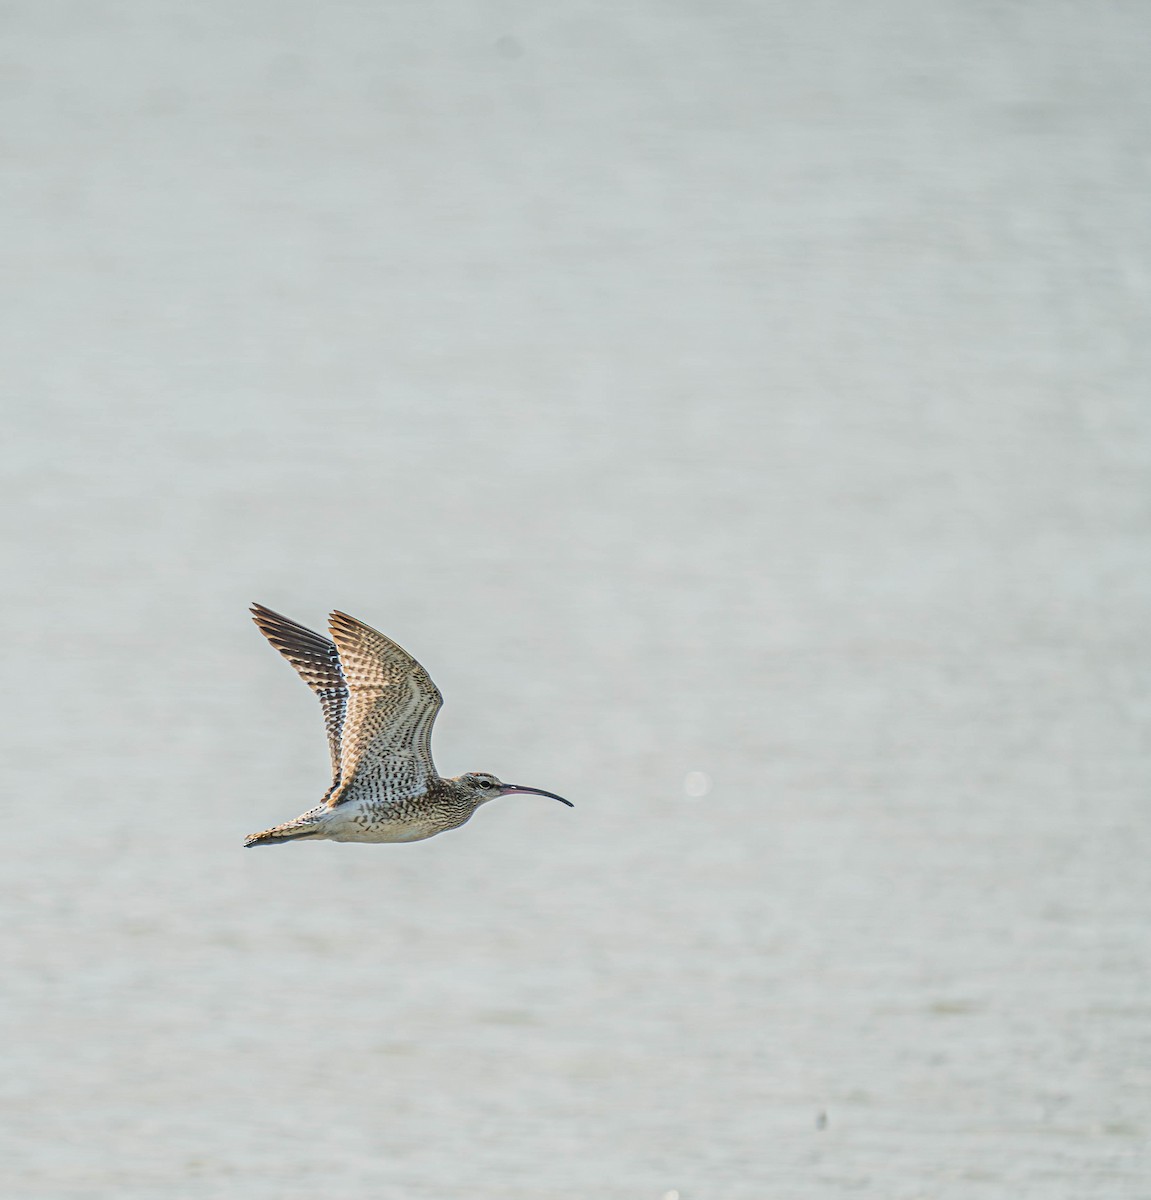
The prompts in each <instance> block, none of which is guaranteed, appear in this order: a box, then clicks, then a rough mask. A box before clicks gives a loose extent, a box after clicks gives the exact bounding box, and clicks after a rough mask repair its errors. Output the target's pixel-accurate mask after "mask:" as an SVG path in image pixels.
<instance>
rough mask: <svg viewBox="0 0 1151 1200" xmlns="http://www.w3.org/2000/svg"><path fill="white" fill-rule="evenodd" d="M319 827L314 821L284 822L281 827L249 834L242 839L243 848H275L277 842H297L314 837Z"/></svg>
mask: <svg viewBox="0 0 1151 1200" xmlns="http://www.w3.org/2000/svg"><path fill="white" fill-rule="evenodd" d="M319 832H320V827H319V825H317V824H316V823H315V821H301V820H299V819H297V820H295V821H285V822H284V823H283V825H273V826H272V828H271V829H265V830H264V832H263V833H250V834H249V835H248V836H247V837H246V838H245V839H244V845H245V846H275V845H276V844H277V843H279V842H298V841H299V840H300V839H301V838H310V837H316V836H317V835H318V834H319Z"/></svg>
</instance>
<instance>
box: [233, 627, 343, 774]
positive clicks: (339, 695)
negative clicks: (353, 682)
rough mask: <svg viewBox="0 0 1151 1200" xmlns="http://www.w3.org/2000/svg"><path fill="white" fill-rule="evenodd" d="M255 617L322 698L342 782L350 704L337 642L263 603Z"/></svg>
mask: <svg viewBox="0 0 1151 1200" xmlns="http://www.w3.org/2000/svg"><path fill="white" fill-rule="evenodd" d="M252 620H253V621H255V622H256V626H257V628H258V629H259V630H260V632H261V633H262V634H263V635H264V637H266V638H267V639H268V641H269V642H271V643H272V645H273V646H275V647H276V649H277V650H279V652H280V653H281V654H282V655H283V656H284V657H285V658H286V659H287V660H288V662H290V663H291V664H292V666H293V667H295V668H296V670H297V671H298V672H299V675H300V678H301V679H302V680H303V681H304V682H305V683H306V684H307V685H308V687H310V688H311V689H312V691H313V692H315V693H316V695H317V696H318V697H319V700H320V708H321V709H323V712H324V726H325V728H326V729H327V731H328V751H329V752H330V753H331V756H332V786H333V788H334V787H335V785H336V784H338V783H339V782H340V731H341V729H342V728H343V724H344V715H345V713H346V711H347V707H348V686H347V684H346V683H345V682H344V673H343V671H342V670H341V668H340V655H339V652H338V651H337V649H336V645H335V643H334V642H330V641H328V639H327V638H326V637H323V636H322V635H321V634H318V633H314V632H313V631H312V630H310V629H307V628H305V627H304V626H303V625H299V624H297V623H296V622H295V621H291V620H289V619H288V618H287V617H283V616H281V615H280V614H279V613H277V612H273V611H272V610H271V609H270V608H265V607H264V606H263V605H262V604H253V605H252Z"/></svg>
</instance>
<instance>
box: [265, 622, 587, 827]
mask: <svg viewBox="0 0 1151 1200" xmlns="http://www.w3.org/2000/svg"><path fill="white" fill-rule="evenodd" d="M252 619H253V620H254V621H255V622H256V624H257V625H258V626H259V628H260V632H261V633H262V634H263V635H264V636H265V637H266V638H267V639H268V641H269V642H271V643H272V645H273V646H275V647H276V649H277V650H279V652H280V653H281V654H282V655H283V656H284V657H285V658H286V659H287V660H288V662H290V663H291V664H292V666H293V667H295V668H296V670H297V671H298V672H299V674H300V677H301V678H302V679H303V681H304V682H305V683H306V684H307V685H308V687H310V688H311V689H312V691H313V692H315V693H316V695H317V696H318V697H319V700H320V707H321V708H322V709H323V712H324V724H325V726H327V730H328V749H329V750H330V751H331V755H332V785H331V787H329V788H328V790H327V792H326V793H325V794H324V798H323V799H322V800H321V801H320V803H319V804H318V805H317V806H316V807H315V808H312V809H309V810H308V811H307V812H306V813H304V814H303V815H302V816H299V817H296V819H295V820H294V821H285V822H284V824H282V825H275V826H273V827H272V828H271V829H265V830H264V832H263V833H253V834H252V835H251V836H250V837H249V838H247V839H246V840H245V842H244V845H245V846H271V845H275V844H276V843H278V842H295V841H299V840H300V839H302V838H315V839H327V840H328V841H332V842H418V841H421V840H422V839H423V838H430V837H434V836H435V835H436V834H437V833H444V832H445V831H446V830H448V829H456V828H458V827H459V826H460V825H463V824H464V823H465V822H466V821H468V820H470V819H471V816H472V814H473V813H474V812H475V811H476V809H477V808H479V806H480V805H481V804H486V803H487V801H489V800H494V799H495V798H496V797H497V796H509V795H512V794H513V793H519V792H526V793H530V794H531V795H533V796H550V797H551V799H553V800H558V801H559V802H560V803H561V804H566V805H567V806H568V807H569V808H571V807H572V803H571V801H570V800H565V799H564V798H563V797H562V796H557V795H556V794H555V793H554V792H545V791H544V790H543V789H542V788H531V787H521V786H520V785H519V784H515V783H501V782H500V780H498V779H497V778H496V777H495V776H494V775H489V774H487V772H484V771H472V772H469V773H468V774H467V775H457V776H456V777H455V778H454V779H443V778H441V777H440V776H439V775H438V774H437V773H436V768H435V765H434V764H433V762H432V750H431V737H432V724H433V722H434V721H435V719H436V713H438V712H439V711H440V706H441V705H442V704H443V702H444V701H443V697H442V696H441V695H440V692H439V688H437V687H436V685H435V684H434V683H433V682H432V681H431V678H430V677H429V675H428V673H427V671H425V670H424V668H423V667H421V666H420V664H419V663H418V662H416V660H415V659H414V658H412V656H411V655H410V654H408V653H407V651H405V650H402V649H401V648H400V647H399V646H397V645H396V643H395V642H393V641H392V640H391V638H388V637H385V636H384V635H383V634H382V633H379V632H377V631H376V630H375V629H372V628H370V627H369V626H367V625H365V624H363V622H362V621H357V620H356V619H355V617H349V616H348V615H347V614H346V613H342V612H334V613H332V615H331V617H330V618H329V621H328V628H329V629H330V630H331V634H332V639H333V640H332V641H329V640H328V639H327V638H326V637H323V636H322V635H320V634H318V633H314V632H313V631H312V630H310V629H306V628H305V627H304V626H303V625H298V624H297V623H296V622H295V621H290V620H289V619H288V618H287V617H282V616H280V614H279V613H275V612H272V610H271V609H270V608H264V607H263V605H261V604H253V605H252Z"/></svg>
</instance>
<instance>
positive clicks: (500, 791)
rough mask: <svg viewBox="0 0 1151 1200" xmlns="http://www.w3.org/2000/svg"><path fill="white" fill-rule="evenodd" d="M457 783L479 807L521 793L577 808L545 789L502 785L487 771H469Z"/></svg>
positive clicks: (514, 784)
mask: <svg viewBox="0 0 1151 1200" xmlns="http://www.w3.org/2000/svg"><path fill="white" fill-rule="evenodd" d="M456 782H457V783H459V784H461V785H462V786H463V787H464V788H466V789H467V791H468V792H469V794H470V795H471V796H472V797H473V798H474V800H475V802H476V806H477V807H479V805H481V804H484V803H486V802H487V801H488V800H494V799H495V798H496V797H497V796H512V795H517V794H519V793H523V794H525V795H529V796H548V797H549V798H550V799H552V800H558V801H559V802H560V803H561V804H566V805H567V806H568V808H574V807H575V805H574V804H572V802H571V801H570V800H565V799H564V798H563V797H562V796H557V795H556V794H555V792H545V791H544V790H543V788H533V787H521V786H520V785H519V784H518V783H502V782H501V781H500V780H498V779H497V778H496V777H495V776H494V775H489V774H488V773H487V772H486V771H469V772H468V773H467V774H466V775H461V776H459V778H458V779H457V780H456Z"/></svg>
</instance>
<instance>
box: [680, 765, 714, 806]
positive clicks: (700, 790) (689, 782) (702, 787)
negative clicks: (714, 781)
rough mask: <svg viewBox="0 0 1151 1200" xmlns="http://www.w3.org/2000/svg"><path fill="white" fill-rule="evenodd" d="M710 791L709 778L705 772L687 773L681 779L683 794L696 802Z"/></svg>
mask: <svg viewBox="0 0 1151 1200" xmlns="http://www.w3.org/2000/svg"><path fill="white" fill-rule="evenodd" d="M710 791H711V777H710V776H709V775H708V774H707V772H706V771H688V773H687V774H686V775H685V776H684V777H683V794H684V795H685V796H690V797H691V798H692V799H693V800H698V799H699V798H700V797H701V796H706V795H707V794H708V792H710Z"/></svg>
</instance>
